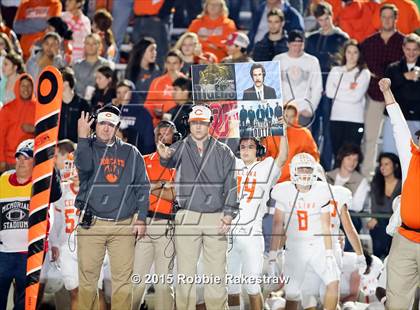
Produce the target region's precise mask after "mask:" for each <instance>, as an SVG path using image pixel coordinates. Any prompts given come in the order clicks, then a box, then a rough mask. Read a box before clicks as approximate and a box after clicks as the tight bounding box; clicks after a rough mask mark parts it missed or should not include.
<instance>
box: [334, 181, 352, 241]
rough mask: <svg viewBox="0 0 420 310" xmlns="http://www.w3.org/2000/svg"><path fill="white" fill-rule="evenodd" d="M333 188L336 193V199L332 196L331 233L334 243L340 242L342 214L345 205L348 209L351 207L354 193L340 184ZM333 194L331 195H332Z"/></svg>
mask: <svg viewBox="0 0 420 310" xmlns="http://www.w3.org/2000/svg"><path fill="white" fill-rule="evenodd" d="M331 190H332V192H333V195H334V199H333V198H331V200H330V203H331V206H330V208H331V235H332V238H333V240H332V241H333V244H337V243H339V241H338V236H339V234H340V224H341V219H340V215H341V212H342V210H343V207H344V206H345V205H346V206H347V209H350V207H351V203H352V199H353V195H352V193H351V191H350V190H349V189H347V188H345V187H343V186H340V185H334V186H331ZM330 196H331V195H330ZM333 200H335V202H336V203H335V206H334V203H333Z"/></svg>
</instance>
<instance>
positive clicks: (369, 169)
mask: <svg viewBox="0 0 420 310" xmlns="http://www.w3.org/2000/svg"><path fill="white" fill-rule="evenodd" d="M384 109H385V103H384V102H383V101H376V100H373V99H372V98H370V97H369V96H367V110H366V114H365V135H364V137H363V154H364V157H365V159H364V161H363V166H362V173H363V175H364V176H366V177H367V178H369V179H370V178H371V174H372V173H373V172H374V171H375V166H376V158H377V156H378V140H379V137H380V136H381V132H382V124H383V120H384Z"/></svg>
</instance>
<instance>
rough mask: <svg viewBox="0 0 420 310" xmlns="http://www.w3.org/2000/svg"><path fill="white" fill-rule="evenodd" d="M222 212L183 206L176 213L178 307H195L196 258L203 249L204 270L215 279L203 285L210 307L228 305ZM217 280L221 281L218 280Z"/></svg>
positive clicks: (217, 308)
mask: <svg viewBox="0 0 420 310" xmlns="http://www.w3.org/2000/svg"><path fill="white" fill-rule="evenodd" d="M221 217H222V214H221V213H199V212H194V211H187V210H181V211H178V212H177V214H176V217H175V225H176V227H175V248H176V255H177V281H176V307H177V309H182V310H195V305H196V286H195V283H194V282H195V281H188V280H186V281H184V280H183V279H189V277H192V278H194V276H195V275H196V274H197V262H198V258H199V256H200V252H201V251H202V263H203V274H204V275H207V276H209V277H212V278H213V279H215V280H216V281H212V282H213V283H210V284H205V285H204V301H205V304H206V308H207V310H221V309H228V306H227V286H226V282H225V281H226V280H225V277H226V252H227V245H228V244H227V237H226V236H225V235H219V234H218V228H219V225H220V219H221ZM217 280H220V282H218V283H216V282H217Z"/></svg>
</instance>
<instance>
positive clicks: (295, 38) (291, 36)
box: [287, 30, 305, 43]
mask: <svg viewBox="0 0 420 310" xmlns="http://www.w3.org/2000/svg"><path fill="white" fill-rule="evenodd" d="M287 42H289V43H292V42H305V34H304V33H303V32H302V31H299V30H292V31H290V32H289V33H288V36H287Z"/></svg>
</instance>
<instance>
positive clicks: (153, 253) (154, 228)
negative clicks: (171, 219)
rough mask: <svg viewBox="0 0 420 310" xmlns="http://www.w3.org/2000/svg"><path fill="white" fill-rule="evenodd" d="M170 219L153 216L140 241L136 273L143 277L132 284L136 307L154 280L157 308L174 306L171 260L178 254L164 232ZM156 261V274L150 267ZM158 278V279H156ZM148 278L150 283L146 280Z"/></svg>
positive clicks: (134, 307)
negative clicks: (152, 272)
mask: <svg viewBox="0 0 420 310" xmlns="http://www.w3.org/2000/svg"><path fill="white" fill-rule="evenodd" d="M166 224H167V220H151V221H150V223H148V225H147V232H146V237H144V239H142V240H140V242H138V243H137V245H136V249H135V258H134V269H133V273H134V274H135V275H136V276H137V277H138V278H139V279H141V282H140V281H139V282H140V283H138V284H137V283H134V284H133V285H134V286H133V309H134V310H137V309H139V308H140V305H141V303H142V302H143V298H144V293H145V291H146V287H147V285H148V284H154V287H155V296H154V301H155V302H154V305H155V309H157V310H160V309H162V310H171V309H173V305H174V296H173V290H172V285H171V284H170V282H171V280H172V281H173V278H169V277H167V275H168V274H169V264H170V262H171V259H172V256H173V255H175V253H174V252H175V249H174V241H173V240H171V238H169V237H167V236H166V235H165V233H166ZM153 263H154V266H155V275H156V277H155V276H153V277H151V276H150V275H151V274H150V269H151V268H152V265H153ZM156 279H157V280H158V282H157V283H156V282H155V280H156ZM146 281H148V282H151V283H146Z"/></svg>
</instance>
